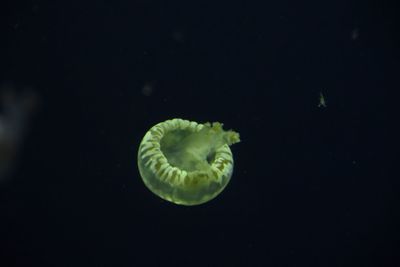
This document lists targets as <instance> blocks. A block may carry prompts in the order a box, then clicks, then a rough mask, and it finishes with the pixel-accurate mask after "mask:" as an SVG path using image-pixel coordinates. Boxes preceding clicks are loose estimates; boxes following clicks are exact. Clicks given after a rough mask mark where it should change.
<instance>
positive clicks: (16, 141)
mask: <svg viewBox="0 0 400 267" xmlns="http://www.w3.org/2000/svg"><path fill="white" fill-rule="evenodd" d="M37 105H38V95H37V94H36V93H35V92H34V91H32V90H28V89H27V90H25V91H23V92H21V93H19V94H18V93H17V92H16V90H15V89H14V88H13V87H12V85H8V84H4V85H0V106H1V107H2V109H3V112H2V113H1V114H0V182H2V181H5V180H6V179H7V178H9V175H10V173H11V172H12V170H13V169H14V168H15V164H16V158H17V155H18V154H19V151H20V147H21V145H22V143H23V140H24V139H25V135H26V131H27V128H28V126H29V122H30V119H31V116H32V115H33V113H34V111H35V109H36V108H37Z"/></svg>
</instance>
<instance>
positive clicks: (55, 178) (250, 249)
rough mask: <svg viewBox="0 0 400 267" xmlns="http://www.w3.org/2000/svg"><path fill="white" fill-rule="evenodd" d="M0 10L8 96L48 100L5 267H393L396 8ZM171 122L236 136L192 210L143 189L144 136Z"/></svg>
mask: <svg viewBox="0 0 400 267" xmlns="http://www.w3.org/2000/svg"><path fill="white" fill-rule="evenodd" d="M1 5H2V6H3V5H4V7H3V8H1V14H2V18H5V20H3V21H4V23H2V28H1V35H2V38H1V40H2V42H1V46H0V47H1V51H0V58H1V62H0V66H1V73H0V78H1V79H0V81H1V82H9V81H12V82H14V83H15V85H16V87H19V88H21V87H24V86H29V87H32V88H33V89H34V90H36V91H37V92H38V93H39V94H40V96H41V106H40V109H39V111H38V112H37V114H36V115H35V117H34V120H33V122H32V127H31V129H30V131H29V135H28V137H27V140H26V142H25V146H24V149H23V151H22V153H21V155H20V158H19V161H18V168H17V169H16V171H15V172H14V173H13V175H12V179H10V181H9V182H8V183H6V184H3V185H2V187H1V188H0V194H1V195H0V212H1V214H0V246H1V249H0V253H1V254H2V256H1V258H0V265H1V266H144V265H159V266H161V265H162V266H176V265H184V266H192V265H203V266H400V265H399V264H400V261H399V258H400V256H399V255H400V253H399V234H398V232H397V231H396V230H397V229H398V222H399V213H398V206H397V203H396V201H397V200H398V185H399V183H398V182H394V179H393V178H394V177H393V176H392V174H391V173H390V172H389V167H390V166H391V165H392V164H393V163H394V160H393V159H390V158H389V157H388V155H387V150H388V147H389V145H391V144H390V143H389V140H388V128H387V125H388V123H389V121H388V117H387V116H388V113H389V111H388V105H387V99H388V97H389V91H390V90H393V89H395V88H396V87H395V85H394V79H393V77H394V75H396V74H398V71H399V50H397V48H398V46H399V38H398V36H396V34H397V33H396V31H395V24H396V21H395V15H396V14H397V11H396V8H395V7H394V5H392V4H387V3H385V2H384V1H288V0H284V1H273V2H271V1H257V2H256V1H254V2H251V1H213V2H211V3H206V2H203V1H201V2H200V1H186V2H171V1H154V0H148V1H146V0H140V1H81V2H71V1H39V0H32V1H9V3H4V4H1ZM397 88H398V87H397ZM320 92H322V93H323V95H324V96H325V99H326V101H327V107H326V108H322V107H318V101H319V94H320ZM175 117H177V118H185V119H190V120H195V121H198V122H205V121H221V122H223V123H224V124H225V126H226V127H227V128H232V129H235V130H236V131H238V132H240V134H241V139H242V142H241V143H239V144H237V145H234V146H233V147H232V149H233V153H234V156H235V170H234V175H233V177H232V180H231V182H230V184H229V185H228V187H227V188H226V189H225V190H224V192H223V193H222V194H221V195H220V196H218V197H217V198H216V199H215V200H213V201H211V202H209V203H207V204H204V205H201V206H196V207H182V206H177V205H174V204H171V203H167V202H165V201H163V200H161V199H159V198H157V197H156V196H154V195H153V194H151V193H150V192H149V191H148V189H147V188H146V187H145V186H144V185H143V183H142V181H141V179H140V177H139V174H138V170H137V167H136V152H137V148H138V145H139V142H140V140H141V138H142V136H143V135H144V133H145V132H146V131H147V130H148V129H149V128H150V127H151V126H153V125H154V124H156V123H158V122H161V121H164V120H166V119H170V118H175ZM2 262H4V264H2Z"/></svg>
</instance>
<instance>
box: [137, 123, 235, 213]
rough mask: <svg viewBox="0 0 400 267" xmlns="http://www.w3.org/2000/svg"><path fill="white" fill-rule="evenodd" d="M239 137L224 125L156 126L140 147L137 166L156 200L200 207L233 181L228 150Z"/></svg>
mask: <svg viewBox="0 0 400 267" xmlns="http://www.w3.org/2000/svg"><path fill="white" fill-rule="evenodd" d="M239 141H240V139H239V134H238V133H236V132H234V131H224V130H223V129H222V124H221V123H219V122H214V123H212V124H210V123H205V124H199V123H197V122H193V121H188V120H182V119H172V120H167V121H165V122H161V123H159V124H157V125H155V126H153V127H152V128H151V129H150V130H149V131H148V132H147V133H146V134H145V136H144V137H143V140H142V142H141V143H140V146H139V152H138V166H139V171H140V175H141V176H142V179H143V182H144V183H145V185H146V186H147V187H148V188H149V189H150V190H151V191H152V192H153V193H154V194H156V195H157V196H159V197H161V198H163V199H165V200H168V201H170V202H173V203H175V204H180V205H188V206H189V205H198V204H202V203H205V202H207V201H209V200H211V199H213V198H214V197H216V196H217V195H218V194H219V193H221V192H222V190H223V189H224V188H225V186H226V185H227V184H228V182H229V180H230V179H231V176H232V172H233V156H232V151H231V150H230V148H229V146H230V145H232V144H234V143H237V142H239Z"/></svg>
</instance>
